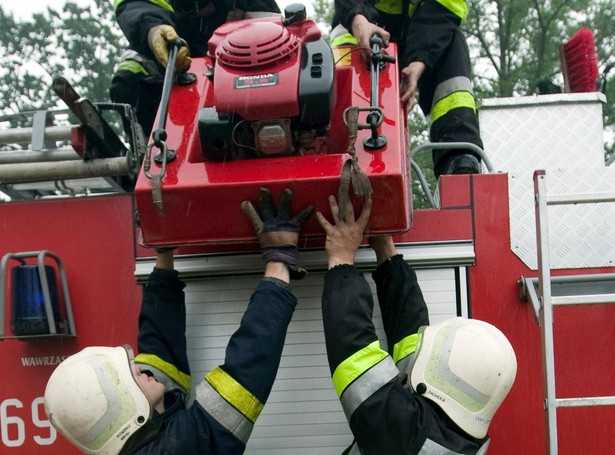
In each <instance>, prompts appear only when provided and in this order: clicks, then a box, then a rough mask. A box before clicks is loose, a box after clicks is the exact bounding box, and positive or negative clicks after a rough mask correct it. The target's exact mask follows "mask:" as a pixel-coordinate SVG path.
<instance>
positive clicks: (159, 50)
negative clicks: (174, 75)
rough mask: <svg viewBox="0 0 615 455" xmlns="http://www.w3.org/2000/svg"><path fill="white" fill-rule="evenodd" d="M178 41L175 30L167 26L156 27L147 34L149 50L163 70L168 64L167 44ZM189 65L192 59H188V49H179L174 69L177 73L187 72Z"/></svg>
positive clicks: (184, 47) (183, 47)
mask: <svg viewBox="0 0 615 455" xmlns="http://www.w3.org/2000/svg"><path fill="white" fill-rule="evenodd" d="M178 39H179V35H178V34H177V32H176V31H175V29H174V28H173V27H172V26H170V25H167V24H162V25H158V26H156V27H154V28H152V29H151V30H150V31H149V33H148V34H147V43H148V44H149V47H150V49H151V50H152V52H153V53H154V56H155V57H156V60H158V62H159V63H160V64H161V65H162V66H164V67H165V68H166V67H167V65H168V63H169V44H170V43H174V42H175V41H177V40H178ZM190 63H192V59H191V58H190V51H189V50H188V47H187V46H182V47H180V48H179V49H178V51H177V57H176V59H175V68H176V69H177V71H178V72H180V73H183V72H185V71H188V68H190Z"/></svg>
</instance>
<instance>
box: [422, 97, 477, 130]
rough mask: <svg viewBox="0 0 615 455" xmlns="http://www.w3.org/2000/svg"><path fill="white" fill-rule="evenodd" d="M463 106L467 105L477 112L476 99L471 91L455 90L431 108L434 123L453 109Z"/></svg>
mask: <svg viewBox="0 0 615 455" xmlns="http://www.w3.org/2000/svg"><path fill="white" fill-rule="evenodd" d="M461 107H467V108H470V109H472V110H473V111H474V112H476V101H475V100H474V96H473V95H472V94H471V93H468V92H455V93H453V94H451V95H449V96H447V97H446V98H442V99H441V100H440V101H438V102H437V103H436V104H435V105H434V107H433V108H432V110H431V122H432V123H433V122H435V121H436V120H438V119H439V118H440V117H442V116H443V115H446V114H448V113H449V112H450V111H452V110H453V109H458V108H461Z"/></svg>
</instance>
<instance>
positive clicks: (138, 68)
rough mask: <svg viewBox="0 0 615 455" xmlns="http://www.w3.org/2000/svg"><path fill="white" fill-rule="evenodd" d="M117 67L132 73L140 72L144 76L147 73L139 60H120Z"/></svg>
mask: <svg viewBox="0 0 615 455" xmlns="http://www.w3.org/2000/svg"><path fill="white" fill-rule="evenodd" d="M117 69H118V70H123V71H130V72H131V73H134V74H139V73H141V74H144V75H146V76H148V75H149V73H148V72H147V70H146V69H145V67H144V66H143V65H141V64H140V63H139V62H136V61H134V60H125V61H123V62H121V63H120V64H119V65H117Z"/></svg>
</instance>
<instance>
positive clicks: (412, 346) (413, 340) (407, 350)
mask: <svg viewBox="0 0 615 455" xmlns="http://www.w3.org/2000/svg"><path fill="white" fill-rule="evenodd" d="M418 338H419V335H418V333H413V334H412V335H409V336H407V337H406V338H404V339H403V340H401V341H400V342H398V343H396V344H395V346H393V360H394V361H395V363H397V362H399V361H400V360H401V359H403V358H404V357H408V356H409V355H410V354H412V353H413V352H414V351H416V345H417V341H418Z"/></svg>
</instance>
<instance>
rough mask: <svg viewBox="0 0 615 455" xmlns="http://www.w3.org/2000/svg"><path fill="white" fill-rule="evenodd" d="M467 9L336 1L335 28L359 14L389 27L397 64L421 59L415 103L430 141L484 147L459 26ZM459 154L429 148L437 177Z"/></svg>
mask: <svg viewBox="0 0 615 455" xmlns="http://www.w3.org/2000/svg"><path fill="white" fill-rule="evenodd" d="M467 13H468V5H467V3H466V0H446V1H439V0H360V1H355V0H335V14H334V18H333V27H335V26H336V25H338V24H339V25H342V26H344V27H345V28H346V29H348V30H351V27H350V24H351V22H352V18H353V17H354V16H355V15H357V14H361V15H363V16H365V17H366V18H367V19H368V20H369V21H370V22H372V23H374V24H377V25H379V26H380V27H382V28H384V29H385V30H387V31H388V32H389V33H390V34H391V41H392V42H395V43H397V45H398V47H399V56H400V57H399V68H405V67H406V66H407V65H408V64H409V63H411V62H415V61H420V62H424V63H425V66H426V69H425V72H424V73H423V75H422V76H421V78H420V79H419V82H418V89H419V92H420V97H419V99H418V103H419V106H420V107H421V110H422V111H423V113H424V114H425V115H426V116H429V119H430V124H429V134H430V141H431V142H470V143H472V144H474V145H476V146H478V147H480V148H481V149H482V148H483V142H482V139H481V137H480V128H479V125H478V116H477V114H476V112H477V111H476V99H475V97H474V89H473V85H472V68H471V61H470V52H469V50H468V45H467V43H466V40H465V36H464V35H463V33H462V32H461V30H460V25H461V24H462V23H463V21H464V20H465V19H466V16H467ZM458 152H460V150H455V149H452V150H447V149H441V150H434V151H433V152H432V154H433V161H434V171H435V173H436V176H438V175H440V174H441V173H442V172H444V171H445V169H446V165H447V161H446V160H447V158H448V157H449V156H450V155H451V153H458ZM461 153H470V152H469V151H468V150H467V149H463V150H461ZM477 158H480V157H478V156H477Z"/></svg>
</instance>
